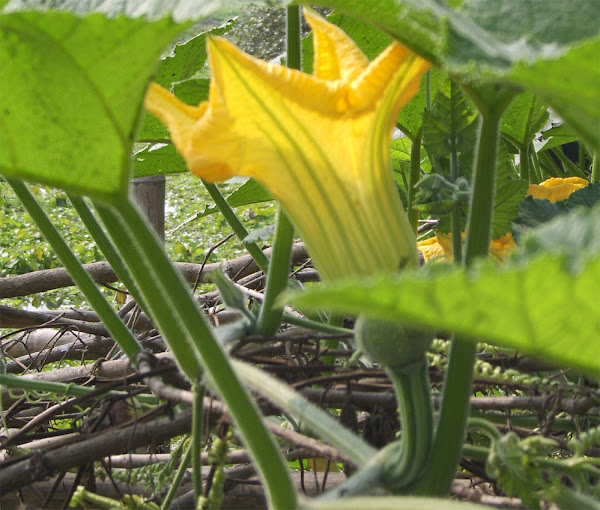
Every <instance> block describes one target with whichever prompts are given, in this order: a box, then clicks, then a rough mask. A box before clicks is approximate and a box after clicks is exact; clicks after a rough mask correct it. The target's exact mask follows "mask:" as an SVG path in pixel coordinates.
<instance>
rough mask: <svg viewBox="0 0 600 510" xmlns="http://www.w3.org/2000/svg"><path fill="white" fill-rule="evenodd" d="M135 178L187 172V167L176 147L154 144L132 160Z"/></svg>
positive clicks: (135, 155)
mask: <svg viewBox="0 0 600 510" xmlns="http://www.w3.org/2000/svg"><path fill="white" fill-rule="evenodd" d="M132 168H133V177H149V176H152V175H159V174H175V173H181V172H187V166H186V164H185V161H184V159H183V158H182V157H181V155H180V154H179V152H177V149H175V146H174V145H171V144H168V145H163V144H154V145H149V146H148V147H145V148H144V149H142V150H141V151H139V152H136V153H135V154H134V155H133V158H132Z"/></svg>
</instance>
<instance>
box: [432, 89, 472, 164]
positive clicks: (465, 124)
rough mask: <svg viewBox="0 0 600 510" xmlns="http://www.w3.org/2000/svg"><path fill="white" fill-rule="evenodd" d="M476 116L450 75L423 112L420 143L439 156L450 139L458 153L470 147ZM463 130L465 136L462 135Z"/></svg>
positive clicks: (446, 149) (446, 151) (447, 151)
mask: <svg viewBox="0 0 600 510" xmlns="http://www.w3.org/2000/svg"><path fill="white" fill-rule="evenodd" d="M476 118H477V112H476V111H475V110H474V109H473V108H472V107H471V104H470V103H469V101H468V99H467V97H466V96H465V94H464V93H463V92H462V90H461V89H460V87H459V86H458V85H457V84H456V83H455V82H453V81H452V80H450V79H449V78H446V79H444V80H443V81H442V83H441V84H440V87H439V89H438V91H437V94H436V95H435V100H434V101H433V104H432V105H431V108H430V109H427V110H425V113H424V115H423V145H424V146H425V148H426V149H427V152H428V153H429V154H433V155H436V156H438V157H443V156H449V155H450V153H451V149H452V143H455V144H456V150H457V152H459V153H460V152H465V151H472V150H473V147H474V141H475V136H474V135H475V131H474V129H473V128H474V127H475V125H476V124H475V123H474V121H475V119H476ZM469 128H471V129H469ZM465 132H466V136H461V135H463V133H465Z"/></svg>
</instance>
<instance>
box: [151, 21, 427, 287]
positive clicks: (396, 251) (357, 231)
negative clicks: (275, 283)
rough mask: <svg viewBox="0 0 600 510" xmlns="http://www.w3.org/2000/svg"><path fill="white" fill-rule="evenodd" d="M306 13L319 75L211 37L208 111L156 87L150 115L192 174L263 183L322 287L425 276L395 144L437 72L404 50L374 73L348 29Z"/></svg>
mask: <svg viewBox="0 0 600 510" xmlns="http://www.w3.org/2000/svg"><path fill="white" fill-rule="evenodd" d="M304 14H305V16H306V18H307V20H308V22H309V24H310V26H311V28H312V30H313V34H314V75H309V74H306V73H303V72H301V71H297V70H294V69H289V68H287V67H283V66H279V65H274V64H270V63H266V62H263V61H260V60H257V59H255V58H253V57H251V56H249V55H247V54H245V53H243V52H242V51H241V50H239V49H238V48H237V47H235V46H234V45H233V44H231V43H229V42H227V41H226V40H225V39H221V38H217V37H211V38H210V39H209V40H208V53H209V63H210V67H211V71H212V81H211V85H210V91H209V99H208V101H207V102H202V103H201V104H200V105H199V106H189V105H186V104H184V103H182V102H181V101H179V100H178V99H177V98H176V97H174V96H173V95H171V94H170V93H169V92H168V91H166V90H165V89H163V88H162V87H160V86H159V85H156V84H153V85H151V87H150V89H149V90H148V94H147V96H146V108H147V109H148V110H149V111H150V112H151V113H153V114H154V115H156V116H157V117H158V118H159V119H161V120H162V121H163V122H164V123H165V124H166V125H167V126H168V127H169V130H170V132H171V138H172V140H173V143H174V144H175V145H176V147H177V149H178V150H179V152H180V153H181V154H182V155H183V157H184V158H185V160H186V162H187V165H188V167H189V169H190V170H191V171H192V172H193V173H194V174H196V175H198V176H200V177H202V178H203V179H206V180H208V181H222V180H226V179H229V178H230V177H232V176H234V175H238V176H247V177H254V178H256V179H257V180H258V181H259V182H261V183H262V184H263V185H264V186H265V187H266V188H267V189H268V190H269V191H270V192H271V193H272V194H273V196H275V198H277V199H278V200H279V202H280V203H281V205H282V206H283V208H284V209H285V211H286V212H287V213H288V215H289V216H290V218H291V219H292V221H293V223H294V225H295V226H296V228H297V229H298V231H299V233H300V235H301V236H302V237H303V239H304V241H305V243H306V245H307V248H308V251H309V253H310V254H311V256H312V258H313V261H314V263H315V266H316V267H317V269H318V270H319V272H320V275H321V278H322V279H323V280H325V281H327V280H332V279H338V278H342V277H344V276H357V275H370V274H373V273H376V272H378V271H395V270H397V269H398V268H399V267H400V266H403V265H406V266H409V267H415V266H416V265H417V261H418V257H417V251H416V242H415V237H414V235H413V233H412V230H411V228H410V226H409V224H408V221H407V220H406V216H405V213H404V210H403V208H402V204H401V202H400V200H399V197H398V193H397V191H396V187H395V184H394V181H393V178H392V172H391V163H390V155H389V145H390V142H391V136H392V127H393V125H394V123H395V119H396V117H397V115H398V111H399V109H400V108H401V107H402V106H403V105H404V104H406V103H407V102H408V101H409V100H410V98H411V97H412V96H413V95H414V94H415V93H416V92H417V90H418V87H419V82H420V79H421V77H422V75H423V73H424V72H425V71H426V70H427V68H428V67H429V64H428V63H427V62H426V61H425V60H423V59H421V58H420V57H417V56H416V55H414V54H413V53H411V52H410V51H409V50H407V49H406V48H404V47H403V46H401V45H400V44H399V43H396V42H394V43H392V44H391V45H390V46H389V47H388V48H387V49H386V50H384V51H383V52H382V53H381V54H380V55H379V56H378V57H377V58H376V59H375V60H373V61H372V62H369V61H368V59H367V58H366V57H365V56H364V55H363V54H362V52H361V51H360V49H359V48H358V47H357V46H356V45H355V43H354V42H353V41H352V40H351V39H350V38H349V37H348V36H347V35H346V34H345V33H344V32H343V31H342V30H341V29H340V28H339V27H337V26H335V25H332V24H330V23H328V22H327V21H325V20H324V19H322V18H320V17H318V16H317V15H316V14H314V13H313V12H312V11H310V10H305V11H304Z"/></svg>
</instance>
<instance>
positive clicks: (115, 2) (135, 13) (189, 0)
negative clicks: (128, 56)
mask: <svg viewBox="0 0 600 510" xmlns="http://www.w3.org/2000/svg"><path fill="white" fill-rule="evenodd" d="M3 3H4V2H0V6H1V5H2V4H3ZM7 3H8V5H7V7H6V10H7V11H9V10H10V11H17V10H19V11H26V10H27V11H36V10H37V11H47V10H49V9H53V10H61V11H65V12H71V13H73V14H76V15H77V16H80V17H83V16H88V15H90V14H98V13H100V14H103V15H104V16H108V17H116V16H127V17H129V18H141V17H142V16H145V17H146V18H147V19H154V20H156V19H159V18H164V17H166V16H172V17H173V19H174V20H176V21H177V22H181V21H185V20H188V19H192V18H198V17H199V16H206V15H207V14H210V13H211V12H213V11H214V10H216V9H217V8H218V7H219V5H220V4H221V3H222V0H202V2H198V1H196V0H135V1H122V0H9V2H7Z"/></svg>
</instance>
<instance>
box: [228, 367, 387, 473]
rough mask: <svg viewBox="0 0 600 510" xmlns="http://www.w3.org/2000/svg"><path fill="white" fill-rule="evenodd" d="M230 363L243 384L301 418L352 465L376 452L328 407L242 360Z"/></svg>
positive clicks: (360, 464)
mask: <svg viewBox="0 0 600 510" xmlns="http://www.w3.org/2000/svg"><path fill="white" fill-rule="evenodd" d="M233 365H234V367H235V370H236V372H237V373H238V374H240V377H241V378H242V379H243V381H244V383H245V384H246V385H248V386H249V387H250V388H252V389H253V390H254V391H256V392H257V393H259V394H260V395H262V396H263V397H265V398H267V399H268V400H269V401H271V402H272V403H273V404H275V405H276V406H277V407H279V408H281V409H282V410H283V411H285V412H286V413H288V414H290V415H292V416H294V417H297V418H299V419H301V420H302V424H303V426H305V427H308V428H309V429H310V430H311V431H312V432H313V433H314V434H316V435H317V436H318V437H320V438H321V439H323V440H324V441H327V442H328V443H329V444H331V445H332V446H333V447H335V448H337V449H338V450H340V451H341V452H342V453H344V454H345V455H346V456H347V457H348V458H349V459H350V460H351V461H352V462H354V463H355V464H356V465H358V466H362V465H363V464H365V463H366V462H368V460H369V459H371V458H372V457H373V456H374V455H375V454H376V453H377V450H375V448H373V447H372V446H370V445H368V444H367V443H366V442H364V441H363V440H362V439H361V438H360V437H357V436H356V435H354V434H353V433H352V432H350V431H349V430H348V429H347V428H345V427H344V426H343V425H342V424H340V422H339V421H337V420H336V419H335V418H334V417H333V416H331V414H330V413H329V412H328V411H326V410H323V409H321V408H320V407H319V406H317V405H315V404H313V403H312V402H310V401H308V400H306V398H305V397H303V396H302V395H300V394H298V393H297V392H296V391H295V390H293V389H291V388H290V387H289V386H288V385H287V384H285V383H283V382H281V381H280V380H278V379H275V378H274V377H272V376H270V375H268V374H266V373H265V372H264V371H263V370H261V369H259V368H256V367H254V366H252V365H249V364H247V363H244V362H242V361H234V362H233Z"/></svg>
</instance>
